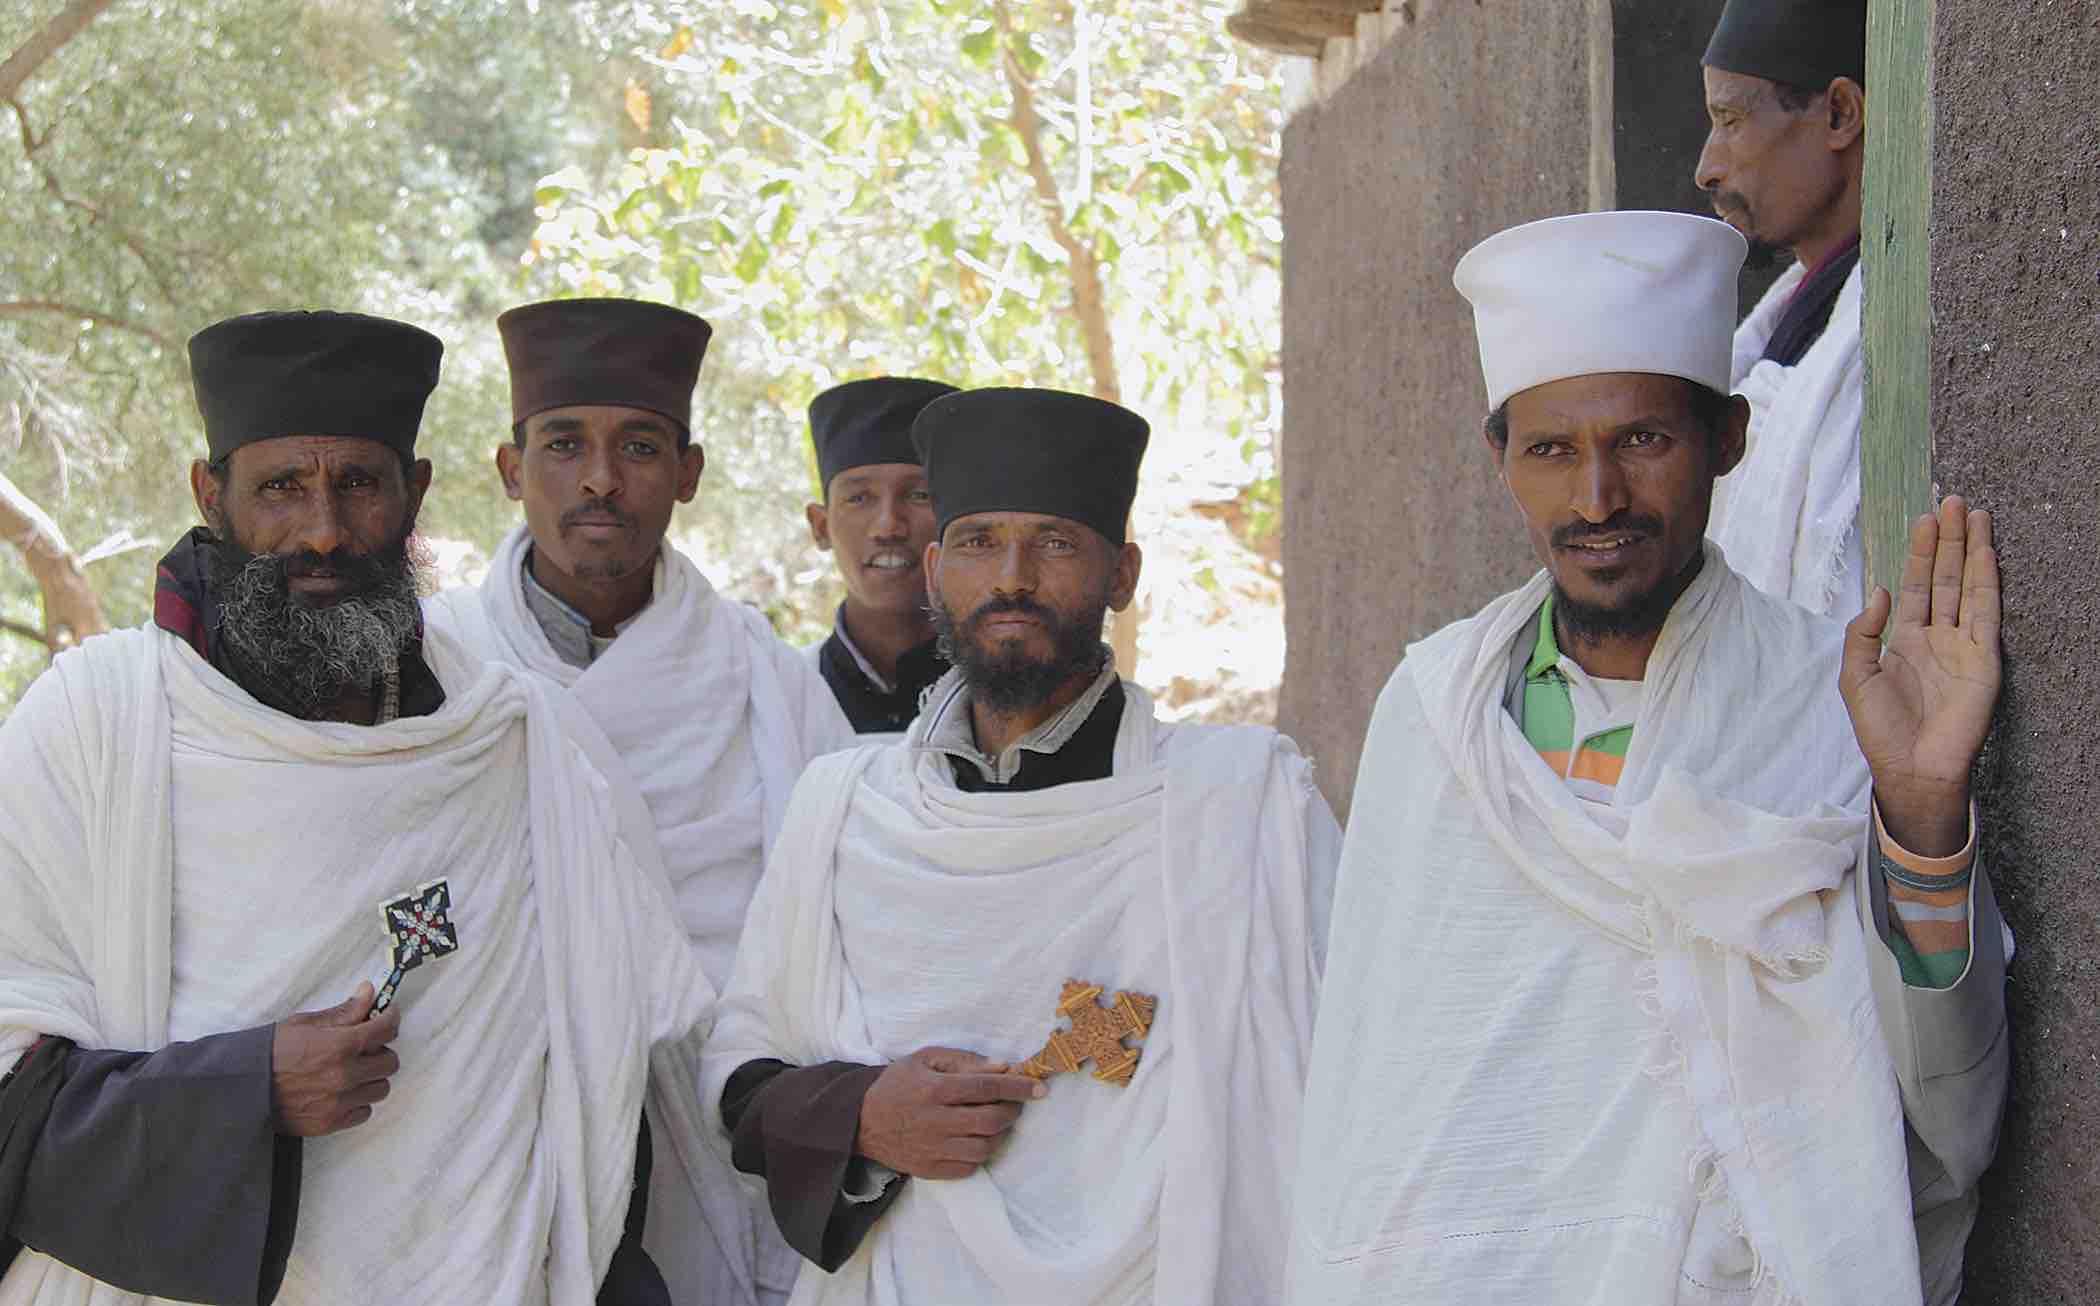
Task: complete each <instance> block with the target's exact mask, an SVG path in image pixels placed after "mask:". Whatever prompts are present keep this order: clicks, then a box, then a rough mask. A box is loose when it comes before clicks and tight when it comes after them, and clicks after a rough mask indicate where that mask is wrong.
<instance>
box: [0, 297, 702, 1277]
mask: <svg viewBox="0 0 2100 1306" xmlns="http://www.w3.org/2000/svg"><path fill="white" fill-rule="evenodd" d="M441 351H442V346H441V345H440V344H439V342H438V341H437V339H436V338H435V337H433V336H431V335H429V334H427V333H426V332H423V331H420V330H417V329H416V328H414V327H411V326H406V325H403V324H401V323H397V322H389V321H385V320H382V319H378V318H369V317H362V316H358V315H354V314H339V313H263V314H255V315H252V316H248V317H240V318H233V319H229V320H227V321H224V322H220V323H218V324H217V325H215V326H211V327H208V328H206V329H205V330H204V331H202V332H200V333H199V334H198V335H197V336H196V337H195V338H194V339H192V340H191V341H190V363H191V370H192V374H193V376H194V379H195V383H196V391H197V404H198V408H199V410H200V412H201V413H202V416H203V421H204V429H205V435H206V439H207V442H208V445H209V458H208V460H200V461H199V462H198V463H197V464H196V465H195V466H194V467H193V468H192V470H191V477H190V479H191V485H192V488H193V490H194V491H195V495H196V500H197V505H198V509H199V511H200V513H201V514H202V515H203V517H204V519H205V521H206V522H207V523H209V525H208V526H207V527H206V528H205V529H202V530H198V531H194V532H192V533H191V534H189V535H188V536H186V537H185V538H184V539H183V540H182V542H181V543H180V544H178V545H177V546H176V547H175V549H174V550H173V551H172V552H170V553H169V554H168V556H167V557H166V558H165V559H164V560H163V561H162V563H161V566H160V572H159V584H158V590H157V593H156V598H155V605H154V621H153V624H151V625H149V626H145V627H142V628H140V629H135V630H126V631H120V632H116V633H114V634H109V635H103V636H98V637H96V638H94V639H90V640H88V641H86V642H85V643H83V644H82V645H81V646H80V647H79V648H77V649H74V650H72V651H69V652H66V653H63V654H61V655H60V656H59V657H58V658H57V659H56V660H55V661H54V662H53V664H52V666H51V669H50V670H49V671H48V672H47V673H45V675H44V676H43V677H41V678H40V679H39V680H38V681H37V682H36V684H34V685H33V686H32V687H31V688H30V690H29V692H28V694H27V695H26V696H24V698H23V700H22V702H21V704H20V706H19V707H18V708H17V709H16V711H15V712H14V714H13V715H12V716H11V717H10V718H9V719H8V721H7V722H6V724H5V726H4V727H0V774H4V775H5V776H6V777H7V783H6V784H5V786H0V902H5V903H6V904H7V906H6V909H5V910H4V911H0V1069H4V1070H5V1071H6V1078H5V1081H4V1083H0V1276H4V1277H0V1303H7V1304H8V1306H21V1304H26V1303H39V1304H43V1306H57V1304H59V1303H64V1304H65V1306H130V1304H132V1303H140V1302H144V1301H148V1300H163V1299H166V1300H182V1301H200V1302H239V1303H248V1302H270V1301H272V1300H275V1301H278V1302H282V1303H298V1304H300V1306H337V1304H340V1303H348V1302H366V1301H430V1302H469V1301H474V1302H481V1301H502V1302H528V1303H551V1302H561V1303H573V1302H587V1301H590V1300H591V1299H592V1297H593V1294H594V1293H596V1292H597V1291H598V1285H599V1284H600V1283H601V1282H608V1283H609V1282H612V1281H613V1280H614V1279H615V1277H616V1271H615V1268H614V1267H615V1265H616V1263H617V1264H620V1265H623V1266H627V1267H630V1268H631V1267H632V1266H633V1265H634V1263H635V1262H636V1260H637V1258H639V1257H640V1255H641V1253H640V1250H639V1248H637V1247H635V1246H632V1245H631V1244H623V1242H622V1230H623V1227H624V1218H625V1213H626V1210H627V1206H628V1202H629V1197H630V1190H631V1187H632V1181H633V1175H634V1119H635V1113H636V1112H637V1111H638V1110H639V1109H640V1105H641V1098H642V1093H643V1090H644V1087H645V1085H646V1083H647V1078H648V1069H649V1066H648V1056H649V1052H650V1048H651V1046H652V1045H654V1044H665V1043H669V1042H670V1041H672V1040H675V1039H681V1038H684V1037H685V1036H687V1035H688V1034H691V1033H692V1032H693V1031H695V1030H696V1029H698V1028H699V1026H700V1023H701V1022H702V1021H703V1020H704V1019H705V1018H706V1017H707V1016H708V1014H709V1013H710V1010H711V1005H712V1001H713V994H714V990H713V988H712V986H711V985H709V983H708V981H707V979H706V976H705V975H704V973H703V972H702V971H701V969H700V966H699V961H698V959H697V958H696V957H695V956H694V955H693V953H692V949H691V947H690V945H689V944H688V943H687V942H686V940H685V937H684V935H683V933H682V932H681V931H679V930H678V929H677V927H676V924H675V921H674V920H673V918H672V916H671V900H670V895H669V894H668V892H666V891H665V890H664V888H663V887H662V878H663V872H662V868H661V865H660V864H659V862H658V859H657V852H656V846H655V840H654V835H653V833H652V831H651V830H650V828H649V825H648V822H647V819H646V817H641V818H639V819H637V818H636V817H634V816H633V815H631V814H628V813H624V812H623V811H622V810H621V808H620V807H619V806H618V805H617V803H616V801H615V798H616V796H615V795H614V793H613V792H612V789H611V786H610V773H609V772H608V770H607V769H606V768H607V767H610V766H617V765H618V763H617V760H616V759H613V758H611V757H610V756H609V755H594V754H593V752H592V751H591V750H593V749H594V748H596V747H597V741H596V736H595V733H594V732H588V733H587V732H584V731H582V730H572V728H571V726H572V723H571V721H570V717H571V716H572V715H573V712H574V709H573V705H569V704H566V703H564V702H563V701H561V700H560V699H559V697H558V696H557V695H556V694H554V693H553V692H552V691H550V690H549V689H548V688H546V687H545V686H543V685H541V684H539V683H537V682H535V681H533V680H532V679H530V678H529V677H526V676H523V675H521V674H519V673H517V672H516V671H513V670H512V669H510V668H508V667H502V666H484V665H483V664H482V663H481V662H480V661H479V660H478V659H476V658H474V657H472V656H470V655H469V654H468V653H467V652H466V651H465V650H464V649H462V648H460V647H459V646H458V645H457V644H456V643H455V642H454V641H452V640H450V639H449V638H447V637H445V636H444V635H443V634H442V633H441V632H438V631H435V630H431V631H426V630H425V629H424V628H423V624H422V620H421V615H420V610H419V607H418V604H417V599H416V572H415V567H414V565H413V563H412V561H411V551H410V540H411V533H412V532H413V530H414V528H415V523H416V515H417V511H418V509H419V508H420V506H421V504H422V501H423V496H424V491H425V490H426V489H427V487H428V486H429V483H430V464H429V462H427V461H425V460H421V459H418V458H417V457H416V456H415V450H414V445H415V437H416V430H417V426H418V424H419V422H420V420H421V416H422V411H423V404H424V400H425V399H426V397H427V396H428V395H429V393H430V391H431V389H432V387H434V386H435V385H436V384H437V378H438V360H439V356H440V353H441ZM583 724H584V725H587V723H583ZM382 978H383V983H381V984H380V985H379V987H378V990H377V992H376V994H375V990H374V985H373V983H372V982H371V981H374V980H381V979H382ZM345 994H348V995H349V996H348V997H347V998H345V997H344V995H345ZM382 1008H383V1011H382V1010H381V1009H382ZM601 1300H605V1301H608V1302H612V1301H617V1302H622V1303H626V1302H633V1301H645V1300H648V1299H647V1298H645V1297H644V1298H637V1297H634V1296H631V1295H625V1296H623V1295H612V1296H607V1297H604V1298H601Z"/></svg>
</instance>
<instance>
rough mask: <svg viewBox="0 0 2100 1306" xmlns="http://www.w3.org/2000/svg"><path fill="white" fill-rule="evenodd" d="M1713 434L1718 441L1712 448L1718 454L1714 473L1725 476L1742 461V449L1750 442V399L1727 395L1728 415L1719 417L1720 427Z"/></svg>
mask: <svg viewBox="0 0 2100 1306" xmlns="http://www.w3.org/2000/svg"><path fill="white" fill-rule="evenodd" d="M1714 435H1715V437H1716V438H1717V439H1718V440H1719V441H1720V444H1719V446H1718V447H1717V448H1716V449H1715V450H1714V453H1715V454H1716V455H1718V457H1717V460H1716V462H1715V464H1714V465H1715V467H1716V468H1717V469H1718V470H1716V471H1715V472H1714V475H1715V476H1716V477H1721V476H1726V475H1728V473H1730V472H1732V471H1734V470H1735V469H1736V465H1737V464H1738V463H1740V462H1742V461H1743V451H1744V450H1745V449H1747V448H1748V447H1749V444H1750V401H1749V400H1748V399H1745V398H1743V397H1742V396H1741V395H1730V396H1728V416H1726V417H1724V418H1722V419H1721V429H1720V430H1719V431H1716V432H1715V433H1714Z"/></svg>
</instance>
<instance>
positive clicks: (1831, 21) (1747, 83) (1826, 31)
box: [1697, 0, 1867, 621]
mask: <svg viewBox="0 0 2100 1306" xmlns="http://www.w3.org/2000/svg"><path fill="white" fill-rule="evenodd" d="M1702 62H1703V63H1704V65H1705V79H1706V112H1707V117H1708V119H1709V122H1710V123H1711V127H1710V130H1709V131H1708V132H1707V137H1706V145H1705V148H1704V149H1702V150H1701V151H1700V153H1699V164H1698V173H1697V177H1698V182H1699V185H1700V187H1701V188H1703V189H1704V190H1705V191H1706V192H1707V193H1708V194H1710V195H1711V196H1712V197H1713V205H1714V212H1716V213H1717V214H1719V215H1720V216H1721V217H1722V218H1723V219H1724V220H1725V221H1727V222H1728V223H1729V224H1730V225H1731V226H1733V227H1735V228H1736V230H1738V231H1740V232H1742V233H1743V235H1744V236H1745V237H1747V238H1748V239H1749V241H1750V249H1751V255H1750V257H1751V259H1752V260H1753V261H1754V262H1757V263H1760V264H1769V263H1770V262H1771V261H1772V260H1773V259H1774V258H1775V257H1776V256H1777V255H1778V254H1779V253H1780V252H1782V251H1784V252H1786V253H1788V254H1790V255H1792V257H1793V259H1794V266H1793V267H1792V268H1790V269H1788V270H1787V272H1786V273H1785V274H1784V275H1782V276H1781V277H1780V278H1779V280H1778V281H1776V282H1774V283H1773V285H1772V288H1771V289H1770V290H1768V291H1766V292H1765V296H1764V298H1763V299H1761V300H1759V301H1758V304H1757V307H1756V308H1754V309H1752V310H1750V316H1749V317H1747V318H1745V319H1744V320H1743V323H1742V325H1741V326H1740V327H1738V328H1737V330H1736V333H1735V341H1734V345H1733V348H1732V350H1731V358H1730V362H1729V369H1728V373H1729V386H1730V388H1731V389H1733V390H1734V391H1735V392H1737V393H1739V394H1741V395H1742V396H1743V397H1744V398H1745V399H1747V400H1748V401H1749V403H1750V433H1749V439H1748V447H1747V452H1746V453H1745V454H1744V456H1743V461H1742V465H1741V466H1739V467H1737V468H1736V469H1735V471H1733V472H1732V473H1730V474H1729V476H1728V478H1727V479H1726V480H1724V481H1722V482H1721V483H1720V485H1719V486H1718V487H1717V488H1716V490H1715V492H1714V512H1713V524H1712V534H1713V538H1714V542H1715V543H1717V544H1719V545H1720V546H1721V548H1722V550H1723V551H1724V552H1726V553H1727V555H1728V561H1729V564H1730V565H1731V566H1733V567H1734V568H1735V569H1736V571H1737V572H1738V573H1739V574H1740V575H1742V576H1743V578H1744V579H1746V580H1748V581H1749V582H1750V583H1751V584H1753V585H1755V586H1757V587H1758V588H1759V589H1761V590H1763V591H1765V592H1766V593H1767V594H1773V595H1776V596H1778V597H1780V598H1783V599H1790V600H1792V601H1793V602H1795V603H1798V604H1800V605H1801V606H1802V607H1805V608H1807V609H1808V610H1809V611H1810V612H1816V613H1823V614H1826V615H1829V616H1832V617H1836V618H1838V619H1839V620H1840V621H1842V620H1845V619H1846V618H1849V617H1851V616H1852V615H1853V614H1854V613H1856V612H1858V611H1859V606H1860V604H1861V603H1863V602H1865V600H1866V570H1867V562H1866V556H1867V555H1866V544H1865V541H1864V540H1863V539H1862V538H1861V537H1860V529H1859V428H1860V419H1861V416H1862V414H1863V413H1864V412H1865V394H1864V390H1865V359H1864V355H1863V354H1862V353H1861V351H1860V322H1861V318H1860V302H1861V301H1860V293H1861V282H1860V277H1861V273H1860V260H1859V213H1860V179H1861V176H1862V175H1863V173H1864V170H1865V166H1866V153H1867V142H1866V125H1867V100H1866V90H1865V87H1866V81H1867V0H1729V3H1728V5H1727V6H1726V8H1724V9H1723V10H1722V13H1721V20H1720V22H1719V23H1718V24H1716V25H1715V27H1714V33H1713V39H1712V40H1711V41H1710V42H1709V43H1708V45H1707V47H1706V54H1705V56H1704V58H1703V60H1702Z"/></svg>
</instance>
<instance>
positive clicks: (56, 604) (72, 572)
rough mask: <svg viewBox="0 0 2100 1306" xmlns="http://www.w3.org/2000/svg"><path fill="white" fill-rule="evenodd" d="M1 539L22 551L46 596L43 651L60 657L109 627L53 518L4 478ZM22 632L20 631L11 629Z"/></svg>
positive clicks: (1, 481) (0, 484) (0, 494)
mask: <svg viewBox="0 0 2100 1306" xmlns="http://www.w3.org/2000/svg"><path fill="white" fill-rule="evenodd" d="M0 539H5V540H6V541H7V542H8V543H10V544H12V545H14V546H15V547H16V548H18V549H20V550H21V551H22V558H23V561H25V562H26V563H28V565H29V574H30V575H31V576H32V577H34V578H35V579H36V584H37V589H38V590H40V591H41V592H42V593H43V596H44V629H43V634H42V638H43V641H44V647H46V648H48V649H49V650H51V651H52V652H53V653H57V652H59V651H60V650H62V649H67V648H71V647H72V646H73V645H75V644H78V643H79V642H80V641H81V640H84V639H86V638H87V637H88V636H90V635H99V634H101V633H102V632H103V631H106V630H108V629H109V619H108V618H107V617H104V616H103V615H102V602H101V600H100V599H97V598H96V597H95V591H94V589H93V588H92V587H91V586H89V584H88V582H87V573H86V572H85V571H84V570H82V568H81V565H80V559H79V558H78V557H76V556H74V553H73V550H72V549H71V548H69V547H67V545H66V537H65V535H64V534H63V533H62V532H61V531H60V530H59V529H58V523H57V522H54V521H52V520H51V515H50V514H49V513H47V512H45V511H44V510H43V509H42V508H39V507H37V506H36V504H35V503H33V502H32V501H31V500H30V498H29V496H28V495H26V494H24V493H22V492H21V491H20V490H19V489H17V488H15V483H14V482H13V481H10V480H8V479H7V477H6V476H4V475H0ZM10 629H14V630H17V631H19V629H20V628H19V627H10Z"/></svg>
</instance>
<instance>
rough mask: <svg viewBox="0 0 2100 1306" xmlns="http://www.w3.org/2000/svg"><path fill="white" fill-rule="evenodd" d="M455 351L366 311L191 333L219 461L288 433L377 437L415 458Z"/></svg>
mask: <svg viewBox="0 0 2100 1306" xmlns="http://www.w3.org/2000/svg"><path fill="white" fill-rule="evenodd" d="M444 353H445V346H444V343H443V342H442V341H440V340H439V339H438V338H437V337H436V336H434V335H432V334H430V333H429V332H428V331H425V330H423V329H422V328H420V327H412V326H409V325H408V324H407V323H405V322H393V321H389V320H388V319H386V318H383V317H367V316H365V315H364V314H362V313H304V312H289V313H249V314H246V315H244V316H242V317H230V318H227V319H226V320H225V321H223V322H215V323H213V324H212V325H210V326H208V327H206V328H204V329H203V330H202V331H199V332H198V333H197V334H196V335H193V336H191V337H190V382H191V384H192V385H193V386H194V387H195V389H196V391H197V413H198V415H199V416H200V417H202V418H203V419H204V439H205V444H206V446H207V447H208V449H209V453H210V458H211V461H212V462H218V461H219V460H220V459H222V458H225V457H227V456H228V455H230V454H231V453H232V452H233V451H234V450H235V449H238V448H240V447H241V446H242V445H244V444H254V443H255V442H256V441H258V440H275V439H277V438H279V437H281V436H287V435H338V436H358V437H361V438H363V439H367V440H377V441H379V443H381V444H383V445H386V446H387V447H388V448H390V449H392V450H394V451H395V452H396V453H398V454H400V455H401V458H402V459H403V460H404V461H406V460H408V459H411V458H413V457H414V456H415V451H416V429H417V428H418V427H419V426H421V425H422V423H423V403H424V401H425V400H427V399H428V398H430V392H431V391H432V390H434V389H436V388H437V382H438V360H439V359H440V358H442V357H443V356H444Z"/></svg>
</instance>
